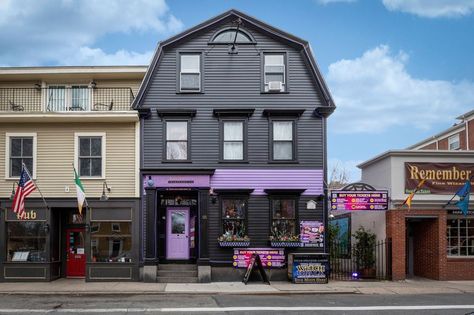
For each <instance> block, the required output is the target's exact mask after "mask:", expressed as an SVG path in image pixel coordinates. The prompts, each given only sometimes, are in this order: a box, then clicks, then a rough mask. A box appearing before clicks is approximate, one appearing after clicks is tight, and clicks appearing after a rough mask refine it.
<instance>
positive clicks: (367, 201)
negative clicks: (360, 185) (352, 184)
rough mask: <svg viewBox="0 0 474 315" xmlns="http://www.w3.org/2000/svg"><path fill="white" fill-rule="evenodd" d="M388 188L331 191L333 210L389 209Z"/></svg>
mask: <svg viewBox="0 0 474 315" xmlns="http://www.w3.org/2000/svg"><path fill="white" fill-rule="evenodd" d="M387 209H388V190H373V191H372V190H367V191H352V190H350V191H349V190H339V191H333V192H331V210H387Z"/></svg>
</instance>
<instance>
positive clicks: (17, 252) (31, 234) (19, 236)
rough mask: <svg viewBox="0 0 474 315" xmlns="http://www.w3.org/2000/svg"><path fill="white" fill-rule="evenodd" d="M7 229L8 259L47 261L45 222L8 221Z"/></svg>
mask: <svg viewBox="0 0 474 315" xmlns="http://www.w3.org/2000/svg"><path fill="white" fill-rule="evenodd" d="M7 231H8V234H7V261H11V262H46V261H47V257H46V233H45V230H44V223H43V222H38V221H22V222H7Z"/></svg>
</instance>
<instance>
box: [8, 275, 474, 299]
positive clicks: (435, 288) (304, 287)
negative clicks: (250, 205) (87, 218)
mask: <svg viewBox="0 0 474 315" xmlns="http://www.w3.org/2000/svg"><path fill="white" fill-rule="evenodd" d="M449 293H474V281H434V280H427V279H417V280H407V281H398V282H391V281H377V282H362V281H331V282H329V284H292V283H290V282H272V283H271V285H266V284H262V283H249V284H248V285H245V284H243V283H241V282H213V283H203V284H199V283H183V284H182V283H168V284H164V283H143V282H85V281H84V280H76V279H59V280H56V281H53V282H48V283H44V282H36V283H32V282H29V283H0V294H28V295H50V294H54V295H59V294H66V295H83V294H84V295H88V294H93V295H98V294H102V295H108V294H113V295H117V294H123V295H138V294H252V295H265V294H400V295H402V294H449Z"/></svg>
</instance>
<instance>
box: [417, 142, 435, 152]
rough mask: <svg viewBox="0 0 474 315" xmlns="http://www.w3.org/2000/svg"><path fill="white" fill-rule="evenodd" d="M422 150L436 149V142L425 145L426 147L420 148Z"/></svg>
mask: <svg viewBox="0 0 474 315" xmlns="http://www.w3.org/2000/svg"><path fill="white" fill-rule="evenodd" d="M420 150H436V142H433V143H431V144H428V145H425V146H424V147H422V148H420Z"/></svg>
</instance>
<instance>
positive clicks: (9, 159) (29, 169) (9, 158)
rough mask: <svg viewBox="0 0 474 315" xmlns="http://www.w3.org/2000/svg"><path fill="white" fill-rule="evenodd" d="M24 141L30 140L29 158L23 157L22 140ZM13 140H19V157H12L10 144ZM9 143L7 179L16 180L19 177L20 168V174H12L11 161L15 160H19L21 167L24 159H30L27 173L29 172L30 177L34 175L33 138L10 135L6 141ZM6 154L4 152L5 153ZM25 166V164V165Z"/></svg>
mask: <svg viewBox="0 0 474 315" xmlns="http://www.w3.org/2000/svg"><path fill="white" fill-rule="evenodd" d="M25 139H28V140H31V157H30V156H24V155H23V143H24V140H25ZM13 140H20V141H21V144H20V151H21V152H20V155H19V156H13V155H12V153H13V152H12V150H13V145H12V142H13ZM8 141H9V144H8V145H9V152H8V163H9V165H8V178H16V177H20V175H21V168H20V173H19V174H18V175H14V174H13V168H12V166H13V163H12V160H14V159H15V160H16V159H20V160H21V163H22V165H23V163H24V161H23V160H24V159H31V167H28V171H29V172H30V174H31V176H34V174H35V169H34V167H35V137H34V136H22V135H18V136H15V135H12V136H10V137H9V139H8ZM5 153H6V152H5ZM25 164H26V163H25Z"/></svg>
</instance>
